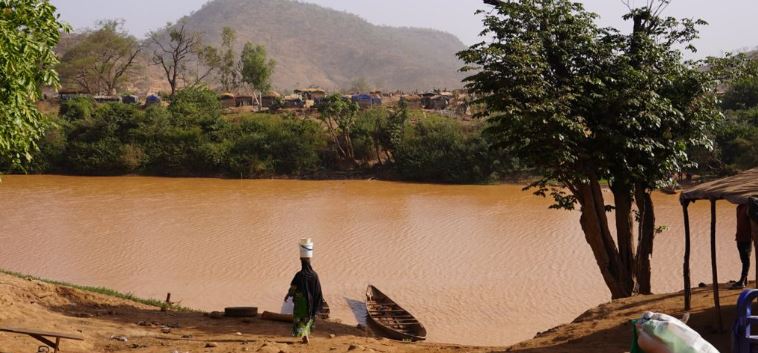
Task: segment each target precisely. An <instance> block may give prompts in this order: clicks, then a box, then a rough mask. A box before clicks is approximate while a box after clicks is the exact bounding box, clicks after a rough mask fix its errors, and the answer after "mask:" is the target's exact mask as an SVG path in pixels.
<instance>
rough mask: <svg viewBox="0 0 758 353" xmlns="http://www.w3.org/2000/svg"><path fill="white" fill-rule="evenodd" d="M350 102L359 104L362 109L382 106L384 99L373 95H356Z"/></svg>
mask: <svg viewBox="0 0 758 353" xmlns="http://www.w3.org/2000/svg"><path fill="white" fill-rule="evenodd" d="M350 100H351V101H353V102H355V103H358V105H359V106H360V107H361V108H362V109H368V108H371V107H374V106H379V105H382V97H377V96H374V95H371V94H355V95H353V96H351V97H350Z"/></svg>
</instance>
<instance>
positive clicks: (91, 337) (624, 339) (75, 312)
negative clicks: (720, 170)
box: [0, 273, 739, 353]
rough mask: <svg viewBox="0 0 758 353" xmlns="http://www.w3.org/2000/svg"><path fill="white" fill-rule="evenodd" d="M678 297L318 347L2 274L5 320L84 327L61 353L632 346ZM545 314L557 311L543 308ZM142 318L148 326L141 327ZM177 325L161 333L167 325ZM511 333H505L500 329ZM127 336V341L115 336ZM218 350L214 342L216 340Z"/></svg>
mask: <svg viewBox="0 0 758 353" xmlns="http://www.w3.org/2000/svg"><path fill="white" fill-rule="evenodd" d="M722 287H723V291H722V293H721V294H722V295H721V303H722V307H723V312H724V320H723V322H724V326H725V328H726V329H728V328H729V327H730V326H731V323H732V321H733V320H734V311H735V304H736V300H737V296H738V294H739V291H736V290H726V285H722ZM712 298H713V297H712V292H711V289H710V288H698V289H694V290H693V310H692V311H691V314H692V316H691V318H690V321H689V323H690V325H691V326H692V327H693V328H694V329H696V330H697V331H698V332H700V333H701V334H702V335H703V336H704V337H705V338H706V339H707V340H709V341H710V342H711V343H713V344H714V345H715V346H716V347H717V348H718V349H719V350H720V351H721V352H728V351H729V336H728V334H727V333H726V331H728V330H725V332H724V333H718V332H717V330H715V325H714V323H715V320H714V317H715V316H714V311H713V309H712V307H713V299H712ZM682 303H683V300H682V296H681V294H680V293H673V294H661V295H651V296H638V297H633V298H627V299H622V300H617V301H614V302H611V303H608V304H603V305H600V306H598V307H596V308H593V309H591V310H588V311H587V312H585V313H584V314H582V315H581V316H580V317H578V318H577V319H576V320H574V321H573V322H572V323H569V324H565V325H562V326H559V327H556V328H554V329H551V330H548V331H546V332H544V333H540V334H538V335H537V336H536V337H535V338H534V339H532V340H529V341H525V342H522V343H519V344H517V345H514V346H511V347H469V346H457V345H447V344H434V343H403V342H397V341H392V340H388V339H384V338H378V337H373V335H372V334H371V333H370V332H367V331H365V330H362V329H358V328H356V327H353V326H348V325H343V324H340V323H337V322H330V321H325V322H319V324H318V326H317V328H316V330H315V333H314V336H313V337H312V340H311V344H309V345H303V344H301V343H299V342H298V341H297V340H296V339H294V338H292V337H289V330H290V325H289V324H287V323H279V322H270V321H264V320H260V319H247V320H245V319H231V318H223V319H213V318H210V317H208V316H207V315H206V314H204V313H202V312H173V311H169V312H161V311H160V310H159V309H158V308H155V307H151V306H147V305H143V304H139V303H135V302H132V301H129V300H124V299H119V298H115V297H110V296H105V295H101V294H96V293H91V292H85V291H81V290H78V289H73V288H69V287H65V286H58V285H52V284H48V283H44V282H41V281H37V280H33V279H30V278H28V279H25V278H18V277H15V276H11V275H6V274H1V273H0V326H16V327H28V328H34V329H39V330H46V331H57V332H65V333H78V334H80V335H82V336H84V338H85V340H84V341H71V340H65V341H63V343H62V345H61V346H62V347H61V348H62V350H63V351H64V352H122V351H128V352H141V353H153V352H155V353H158V352H160V353H173V352H179V353H183V352H264V353H267V352H273V353H280V352H284V353H290V352H293V353H294V352H348V351H355V352H364V351H365V352H399V353H405V352H408V353H410V352H510V351H514V352H529V353H558V352H564V353H579V352H619V353H621V352H627V351H628V350H629V343H630V339H631V338H630V337H631V333H630V330H631V328H630V326H629V323H628V322H629V320H631V319H634V318H637V317H638V316H640V315H641V313H643V312H645V311H648V310H650V311H659V312H665V313H668V314H671V315H674V316H679V317H681V315H682V314H683V311H682V309H683V304H682ZM545 310H548V311H549V310H551V308H550V306H549V305H548V306H546V307H545ZM140 324H142V325H140ZM166 326H168V327H171V329H170V332H168V333H164V332H163V327H166ZM503 334H504V335H507V334H508V333H507V332H503ZM114 336H125V337H126V338H127V341H126V342H123V341H118V340H116V339H114V338H113V337H114ZM209 343H210V346H214V345H215V346H214V347H207V346H209ZM37 346H39V344H38V342H37V341H35V340H34V339H32V338H30V337H28V336H24V335H20V334H14V333H5V332H0V352H6V353H11V352H14V353H16V352H34V351H36V348H37Z"/></svg>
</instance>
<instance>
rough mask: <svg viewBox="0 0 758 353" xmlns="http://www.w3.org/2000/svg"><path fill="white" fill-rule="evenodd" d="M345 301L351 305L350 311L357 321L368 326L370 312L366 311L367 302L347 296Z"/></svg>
mask: <svg viewBox="0 0 758 353" xmlns="http://www.w3.org/2000/svg"><path fill="white" fill-rule="evenodd" d="M345 302H347V306H348V307H350V311H352V312H353V315H354V316H355V321H356V322H358V323H359V324H361V325H363V326H366V316H367V315H368V312H367V311H366V303H364V302H362V301H360V300H355V299H350V298H348V297H345Z"/></svg>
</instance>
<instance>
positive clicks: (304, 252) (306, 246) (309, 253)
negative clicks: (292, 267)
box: [300, 238, 313, 258]
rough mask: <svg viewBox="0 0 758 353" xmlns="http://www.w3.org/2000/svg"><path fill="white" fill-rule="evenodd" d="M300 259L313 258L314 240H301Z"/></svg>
mask: <svg viewBox="0 0 758 353" xmlns="http://www.w3.org/2000/svg"><path fill="white" fill-rule="evenodd" d="M300 257H305V258H311V257H313V240H311V238H304V239H300Z"/></svg>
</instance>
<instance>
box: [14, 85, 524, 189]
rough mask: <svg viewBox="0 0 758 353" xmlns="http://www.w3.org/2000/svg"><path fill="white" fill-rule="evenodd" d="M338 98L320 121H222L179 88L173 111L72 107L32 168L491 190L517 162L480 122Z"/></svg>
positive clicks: (74, 103) (266, 117)
mask: <svg viewBox="0 0 758 353" xmlns="http://www.w3.org/2000/svg"><path fill="white" fill-rule="evenodd" d="M354 105H355V103H352V102H350V101H346V100H343V99H342V98H340V97H339V96H334V97H331V100H329V101H328V102H327V103H325V105H324V108H323V111H322V112H321V113H320V114H314V115H310V116H308V115H306V116H302V115H301V116H295V115H293V114H291V113H286V112H284V113H268V112H266V113H237V114H228V115H224V114H222V110H221V107H220V105H219V102H218V99H217V95H216V94H215V93H214V92H213V91H211V90H209V89H206V88H202V87H191V88H186V89H183V90H179V91H178V92H177V93H176V96H175V97H174V98H173V99H172V101H171V104H170V105H168V106H167V107H163V106H161V105H152V106H149V107H147V108H146V109H141V108H139V107H137V106H134V105H129V104H121V103H109V104H96V103H95V102H94V101H92V100H91V99H90V98H87V97H79V98H75V99H71V100H67V101H65V102H63V103H62V104H61V106H60V111H59V114H58V116H57V117H48V121H49V122H50V123H51V124H50V128H49V129H48V130H47V132H46V134H45V136H44V138H43V139H42V140H41V141H40V143H39V145H40V149H39V151H38V152H37V153H35V154H34V155H33V157H34V158H33V159H32V161H31V163H29V164H28V165H27V166H26V167H25V169H20V168H15V169H14V168H12V166H10V165H4V166H3V169H4V170H7V171H11V172H29V173H59V174H73V175H124V174H141V175H160V176H205V177H227V178H270V177H299V178H323V177H330V176H332V175H340V176H342V177H344V176H345V175H351V174H356V175H362V176H366V175H378V176H381V177H384V178H391V179H402V180H410V181H430V182H444V183H485V182H489V181H493V180H498V179H500V178H502V176H504V175H510V174H512V171H513V170H515V166H514V163H513V162H512V161H509V160H506V159H505V158H504V155H501V154H500V153H498V151H496V150H493V149H490V148H489V147H490V146H489V143H488V142H487V141H486V139H485V137H484V135H483V134H482V130H483V127H484V125H483V124H481V123H479V122H464V121H459V120H456V119H452V118H448V117H445V116H441V115H435V114H431V113H427V112H422V111H413V110H409V109H406V108H405V107H396V108H376V109H369V110H360V109H358V108H357V107H356V106H354Z"/></svg>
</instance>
